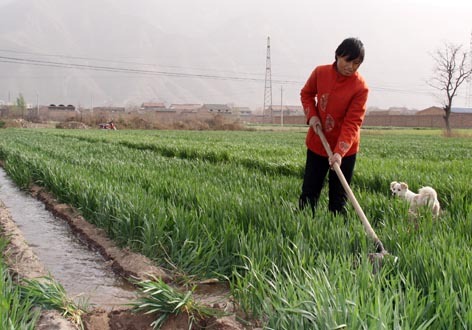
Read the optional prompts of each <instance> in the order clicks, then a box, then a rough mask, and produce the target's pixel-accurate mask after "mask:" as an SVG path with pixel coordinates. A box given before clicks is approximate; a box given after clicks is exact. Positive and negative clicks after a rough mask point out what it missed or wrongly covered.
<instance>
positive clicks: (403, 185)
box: [400, 182, 408, 189]
mask: <svg viewBox="0 0 472 330" xmlns="http://www.w3.org/2000/svg"><path fill="white" fill-rule="evenodd" d="M400 187H402V189H408V185H407V184H406V183H405V182H400Z"/></svg>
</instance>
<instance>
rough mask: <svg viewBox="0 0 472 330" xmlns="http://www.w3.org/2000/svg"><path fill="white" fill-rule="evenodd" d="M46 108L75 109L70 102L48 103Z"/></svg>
mask: <svg viewBox="0 0 472 330" xmlns="http://www.w3.org/2000/svg"><path fill="white" fill-rule="evenodd" d="M48 110H64V111H75V106H73V105H72V104H68V105H64V104H58V105H55V104H50V105H49V106H48Z"/></svg>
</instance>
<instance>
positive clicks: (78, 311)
mask: <svg viewBox="0 0 472 330" xmlns="http://www.w3.org/2000/svg"><path fill="white" fill-rule="evenodd" d="M22 282H23V283H22V285H21V287H20V288H21V296H22V297H23V299H26V300H28V301H31V302H32V303H33V304H34V305H36V306H39V307H41V308H44V309H55V310H58V311H59V312H60V313H61V314H62V316H64V317H65V318H67V319H69V320H70V321H72V322H73V323H74V324H76V325H77V326H79V327H80V328H81V329H83V328H84V326H83V322H82V315H83V314H85V313H86V303H85V302H81V303H76V302H74V301H73V300H72V299H70V298H69V297H67V294H66V291H65V290H64V287H63V286H62V285H61V284H60V283H58V282H57V281H55V280H54V279H53V278H51V277H49V276H45V277H41V278H37V279H23V281H22Z"/></svg>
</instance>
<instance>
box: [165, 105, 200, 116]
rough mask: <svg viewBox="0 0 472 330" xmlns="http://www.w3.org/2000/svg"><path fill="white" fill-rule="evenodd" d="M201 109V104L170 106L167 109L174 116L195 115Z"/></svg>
mask: <svg viewBox="0 0 472 330" xmlns="http://www.w3.org/2000/svg"><path fill="white" fill-rule="evenodd" d="M201 107H202V105H201V104H171V105H170V106H169V109H170V110H172V111H174V112H175V113H176V114H180V113H197V112H198V109H200V108H201Z"/></svg>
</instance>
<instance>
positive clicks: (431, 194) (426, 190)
mask: <svg viewBox="0 0 472 330" xmlns="http://www.w3.org/2000/svg"><path fill="white" fill-rule="evenodd" d="M418 193H419V194H420V195H422V196H427V197H428V199H429V200H430V201H431V202H433V201H436V200H438V194H437V193H436V190H434V189H433V188H431V187H423V188H421V189H419V190H418Z"/></svg>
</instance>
